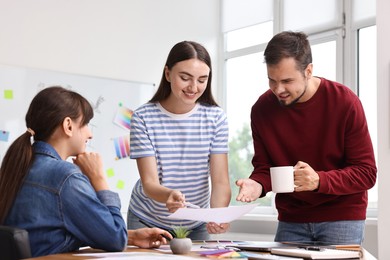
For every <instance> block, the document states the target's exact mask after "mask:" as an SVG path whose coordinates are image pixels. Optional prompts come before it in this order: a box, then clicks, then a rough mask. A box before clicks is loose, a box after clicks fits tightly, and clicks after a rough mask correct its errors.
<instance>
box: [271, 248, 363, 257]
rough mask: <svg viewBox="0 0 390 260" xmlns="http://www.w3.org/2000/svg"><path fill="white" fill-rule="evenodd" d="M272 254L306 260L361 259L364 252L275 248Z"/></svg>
mask: <svg viewBox="0 0 390 260" xmlns="http://www.w3.org/2000/svg"><path fill="white" fill-rule="evenodd" d="M271 254H274V255H285V256H296V257H303V258H305V259H359V258H360V257H362V252H361V251H357V250H341V249H330V248H318V250H314V249H308V248H273V249H271Z"/></svg>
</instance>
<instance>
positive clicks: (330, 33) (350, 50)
mask: <svg viewBox="0 0 390 260" xmlns="http://www.w3.org/2000/svg"><path fill="white" fill-rule="evenodd" d="M341 5H342V6H343V9H342V13H341V16H342V25H341V26H340V27H337V28H327V29H324V27H318V30H315V28H313V27H310V31H309V32H307V33H308V38H309V41H310V43H311V44H312V45H315V44H319V43H325V42H328V41H333V40H334V41H336V67H337V69H336V81H338V82H342V83H344V84H345V85H346V86H348V87H350V88H351V89H352V90H353V91H354V92H355V93H357V94H358V90H359V89H358V57H357V56H358V47H357V46H358V39H359V38H358V31H359V29H361V28H364V27H368V26H372V25H375V24H376V22H375V18H374V19H366V20H365V21H363V22H358V23H353V22H352V18H351V16H352V1H351V0H344V1H342V4H341ZM281 8H283V0H279V1H275V2H274V21H273V22H274V25H273V27H274V34H276V33H278V32H280V31H282V30H283V29H282V28H280V27H281V26H280V25H281V24H282V19H283V18H282V17H281V16H280V14H281V11H280V10H282V9H281ZM346 17H349V18H348V19H347V18H346ZM348 28H349V29H348ZM222 38H223V46H224V47H225V48H224V49H223V50H222V61H221V64H223V66H221V67H222V73H221V74H222V84H223V88H222V90H221V93H220V94H221V97H222V99H223V102H222V107H223V108H224V109H227V106H228V104H227V103H226V100H227V82H226V81H227V77H226V73H227V69H226V63H227V60H229V59H232V58H237V57H240V56H245V55H248V54H254V53H258V52H263V51H264V50H265V48H266V45H267V43H261V44H257V45H254V46H250V47H246V48H242V49H238V50H232V51H226V38H227V37H226V33H224V34H223V37H222ZM350 68H353V69H350ZM273 197H274V195H273ZM377 213H378V209H377V208H368V209H367V217H372V218H375V217H377ZM250 215H251V217H253V216H257V217H259V216H269V217H274V216H275V215H277V211H276V208H275V205H274V199H273V202H272V206H271V207H269V206H267V207H257V208H256V209H254V210H253V211H252V212H251V214H250Z"/></svg>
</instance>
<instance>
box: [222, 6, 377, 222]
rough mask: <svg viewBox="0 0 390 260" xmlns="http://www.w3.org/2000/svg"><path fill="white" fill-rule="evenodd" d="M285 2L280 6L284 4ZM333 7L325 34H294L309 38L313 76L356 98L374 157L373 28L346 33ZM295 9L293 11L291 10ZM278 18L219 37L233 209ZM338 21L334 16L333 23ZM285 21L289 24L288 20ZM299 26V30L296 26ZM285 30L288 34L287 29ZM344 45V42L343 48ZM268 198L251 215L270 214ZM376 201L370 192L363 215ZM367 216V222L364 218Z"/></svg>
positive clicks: (245, 174) (250, 148)
mask: <svg viewBox="0 0 390 260" xmlns="http://www.w3.org/2000/svg"><path fill="white" fill-rule="evenodd" d="M288 1H289V0H286V3H289V2H288ZM282 2H283V1H282ZM294 4H295V2H294ZM338 4H339V2H337V1H333V2H332V5H331V6H332V8H330V10H329V14H332V15H333V18H332V19H330V20H329V21H331V22H329V21H328V22H327V24H328V25H329V28H328V29H325V30H324V28H325V27H324V26H318V28H317V31H316V27H313V25H312V24H311V25H309V27H308V28H309V29H308V30H307V31H306V30H305V29H304V28H302V29H301V28H299V30H303V31H305V32H306V33H307V34H308V35H309V40H310V42H311V46H312V54H313V64H314V75H315V76H321V77H325V78H327V79H330V80H335V81H338V82H341V83H344V84H346V85H347V86H349V87H351V89H353V90H354V91H356V92H357V94H358V95H359V97H360V99H361V100H362V103H363V106H364V109H365V112H366V117H367V121H368V125H369V130H370V133H371V137H372V141H373V145H374V149H375V152H376V143H377V136H376V132H377V131H376V125H377V122H376V113H377V111H376V80H375V79H376V67H375V64H376V58H375V57H376V55H375V54H376V47H375V46H376V40H375V39H376V28H375V26H371V27H367V26H366V27H363V26H360V27H361V28H358V29H353V30H350V31H348V32H346V26H345V24H344V23H343V24H339V25H337V24H336V23H337V21H339V20H340V19H337V16H335V15H334V7H335V6H337V5H338ZM286 6H288V4H287V5H286ZM286 6H285V7H286ZM296 8H298V7H297V6H296ZM282 10H284V12H286V9H283V8H282ZM275 14H276V15H275ZM278 14H279V15H283V14H281V13H278V12H274V16H275V17H276V18H275V17H274V20H273V21H266V22H262V23H260V24H256V25H253V26H248V27H244V28H241V29H237V30H234V31H230V32H226V33H225V46H226V48H225V52H224V53H225V55H224V60H225V71H224V75H225V95H226V104H225V108H226V112H227V116H228V119H229V129H230V133H229V136H230V139H229V146H230V152H229V175H230V178H231V186H232V191H233V192H232V200H231V203H232V204H233V205H234V204H235V203H237V202H236V201H235V198H236V196H237V194H238V188H237V187H236V185H235V181H236V180H237V179H239V178H247V177H248V176H249V175H250V173H251V172H252V170H253V167H252V165H251V159H252V156H253V143H252V136H251V129H250V112H251V107H252V105H253V104H254V103H255V102H256V100H257V99H258V98H259V96H260V95H261V94H262V93H264V92H265V91H267V90H268V88H269V87H268V77H267V71H266V66H265V64H264V62H263V52H264V49H265V47H266V44H267V42H268V41H269V40H270V39H271V38H272V36H273V35H274V33H275V31H274V30H276V29H277V28H278V26H280V22H277V21H275V19H278V18H277V15H278ZM344 15H345V14H340V16H339V17H342V16H344ZM282 20H283V19H282ZM290 20H291V21H295V20H294V19H290ZM325 20H326V19H325ZM291 21H290V22H291ZM343 22H345V20H343ZM275 23H278V24H275ZM284 23H285V24H284V25H283V26H287V25H286V24H288V23H289V20H288V19H287V18H286V17H285V19H284ZM303 25H304V24H300V26H303ZM283 26H282V27H283ZM285 30H290V28H287V29H285ZM291 30H292V29H291ZM346 34H350V35H352V36H349V38H348V37H346V36H345V35H346ZM353 35H356V36H353ZM346 39H349V42H348V40H347V41H346ZM350 39H356V40H355V41H354V40H350ZM350 45H351V46H352V45H355V46H358V48H357V49H356V50H355V49H353V48H350V47H348V46H350ZM346 60H356V61H357V64H356V65H357V66H356V68H357V69H356V70H353V69H351V68H353V67H355V66H350V64H349V63H348V62H346ZM351 78H356V84H354V82H355V81H353V80H350V79H351ZM345 81H346V82H345ZM356 85H357V86H356ZM273 197H274V194H273V193H272V192H270V193H269V194H267V197H265V198H262V199H259V200H257V201H256V203H260V205H261V206H262V207H260V209H258V210H257V211H256V213H267V214H268V213H272V214H275V213H276V212H275V209H274V207H273ZM377 199H378V198H377V189H376V186H375V187H374V188H373V189H371V190H370V191H369V211H371V209H374V212H375V209H376V208H377ZM368 215H369V216H370V214H368ZM374 215H375V213H374Z"/></svg>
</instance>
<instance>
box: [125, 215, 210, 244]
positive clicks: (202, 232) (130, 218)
mask: <svg viewBox="0 0 390 260" xmlns="http://www.w3.org/2000/svg"><path fill="white" fill-rule="evenodd" d="M144 227H146V226H145V225H144V224H142V223H141V222H139V217H137V216H136V215H134V214H133V212H131V210H129V211H128V212H127V229H138V228H144ZM168 231H169V232H171V231H172V230H168ZM171 233H172V232H171ZM188 237H189V238H191V239H192V240H209V239H210V234H209V233H208V232H207V228H206V223H203V224H201V225H200V226H198V227H196V228H194V229H192V230H191V233H190V234H189V235H188Z"/></svg>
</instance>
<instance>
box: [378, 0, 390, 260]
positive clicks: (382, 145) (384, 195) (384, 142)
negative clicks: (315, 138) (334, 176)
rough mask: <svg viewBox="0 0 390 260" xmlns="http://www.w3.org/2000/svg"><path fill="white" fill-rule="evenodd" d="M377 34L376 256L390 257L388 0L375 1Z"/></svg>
mask: <svg viewBox="0 0 390 260" xmlns="http://www.w3.org/2000/svg"><path fill="white" fill-rule="evenodd" d="M376 7H377V9H376V10H377V19H376V22H377V35H378V41H377V42H378V54H377V57H378V63H377V70H378V111H381V112H379V113H378V136H379V137H380V138H382V139H381V140H380V142H378V161H379V165H378V180H379V181H378V190H379V196H378V212H379V213H378V256H379V259H380V260H386V259H390V249H389V242H388V241H389V233H390V221H389V220H390V204H389V196H390V190H389V186H390V160H389V159H390V138H389V135H390V116H389V114H390V106H389V103H390V91H389V89H390V49H389V46H390V34H389V23H390V18H389V10H390V1H389V0H377V4H376Z"/></svg>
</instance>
